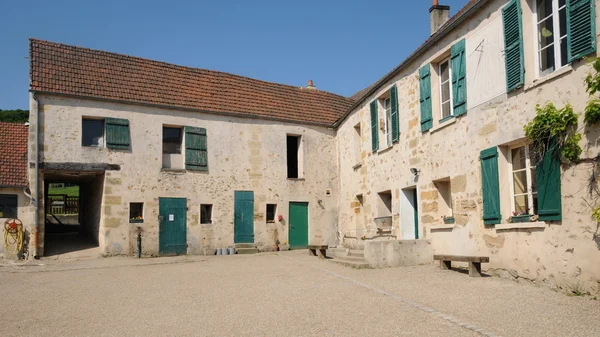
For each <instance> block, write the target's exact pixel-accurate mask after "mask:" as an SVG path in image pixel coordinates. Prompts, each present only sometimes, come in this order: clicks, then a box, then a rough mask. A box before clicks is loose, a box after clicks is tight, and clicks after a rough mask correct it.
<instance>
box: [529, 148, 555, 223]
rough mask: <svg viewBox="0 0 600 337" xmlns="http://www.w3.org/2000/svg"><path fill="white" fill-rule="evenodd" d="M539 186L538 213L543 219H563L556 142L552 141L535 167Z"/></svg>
mask: <svg viewBox="0 0 600 337" xmlns="http://www.w3.org/2000/svg"><path fill="white" fill-rule="evenodd" d="M535 178H536V183H537V188H538V215H539V216H540V220H541V221H558V220H561V218H562V217H561V193H560V159H559V149H558V146H557V145H556V142H555V141H553V142H551V143H550V146H549V149H548V150H547V151H546V153H545V154H544V158H543V159H542V161H540V162H539V163H537V166H536V167H535Z"/></svg>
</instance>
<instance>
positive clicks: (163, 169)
mask: <svg viewBox="0 0 600 337" xmlns="http://www.w3.org/2000/svg"><path fill="white" fill-rule="evenodd" d="M160 171H161V172H165V173H185V172H186V171H187V170H186V169H172V168H164V167H163V168H161V169H160Z"/></svg>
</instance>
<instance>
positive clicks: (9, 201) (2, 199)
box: [0, 194, 17, 218]
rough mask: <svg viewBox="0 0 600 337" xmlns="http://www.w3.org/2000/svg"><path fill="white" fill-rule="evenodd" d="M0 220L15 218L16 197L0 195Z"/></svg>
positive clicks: (13, 195)
mask: <svg viewBox="0 0 600 337" xmlns="http://www.w3.org/2000/svg"><path fill="white" fill-rule="evenodd" d="M0 218H17V196H16V195H15V194H2V195H0Z"/></svg>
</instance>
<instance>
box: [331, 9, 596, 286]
mask: <svg viewBox="0 0 600 337" xmlns="http://www.w3.org/2000/svg"><path fill="white" fill-rule="evenodd" d="M505 3H506V1H492V2H490V3H489V4H488V5H486V6H485V7H484V8H483V9H482V10H480V11H479V12H478V13H477V14H475V16H474V17H473V18H472V19H470V20H469V21H468V22H465V23H463V24H461V25H460V26H458V27H457V28H456V29H455V30H454V31H453V32H451V33H450V34H449V35H448V36H447V37H446V38H444V39H443V41H441V42H440V43H437V44H436V46H435V47H433V48H432V49H430V50H429V51H427V52H425V53H424V54H423V55H422V57H421V58H420V59H418V60H417V61H415V62H413V63H412V64H409V65H408V66H407V67H406V68H405V70H404V71H402V72H401V73H400V74H398V75H397V76H396V77H395V78H393V79H392V80H391V81H390V82H388V83H386V84H385V85H383V86H382V88H381V89H380V90H379V91H378V92H377V93H375V94H373V95H372V96H371V97H368V98H367V99H366V100H365V101H364V102H363V104H362V105H361V106H360V107H358V108H357V109H356V110H355V111H353V113H352V114H351V115H350V116H349V117H348V118H347V119H346V120H345V121H344V122H343V123H342V125H341V126H340V127H339V129H338V142H339V144H340V145H339V151H340V153H339V156H340V164H339V170H340V231H341V233H358V234H356V236H358V237H360V236H361V235H364V234H362V233H367V236H369V235H373V234H374V232H373V231H372V230H371V228H373V227H374V223H373V218H375V217H377V212H376V208H375V205H376V201H377V199H376V197H377V192H379V191H383V190H390V189H391V190H392V191H393V202H392V204H393V212H392V213H393V215H394V218H393V220H394V233H396V235H397V236H398V238H399V239H403V238H402V235H401V233H400V228H401V226H402V224H401V222H400V221H399V219H400V218H402V214H398V213H400V212H401V208H400V207H399V200H400V198H398V195H399V192H400V191H401V190H402V189H405V188H411V187H414V186H416V187H417V190H418V195H419V215H420V216H419V221H420V224H419V233H420V235H419V236H420V238H424V239H431V242H432V246H433V250H434V253H444V254H477V255H489V256H490V257H491V263H490V264H489V265H487V268H488V271H490V272H494V273H497V274H502V275H507V276H508V275H510V276H512V277H518V278H522V279H527V280H531V281H534V282H538V283H546V284H549V285H552V286H558V287H567V288H568V287H572V286H574V285H575V284H576V283H580V284H581V285H583V286H585V288H586V289H587V290H589V291H591V292H598V291H600V284H599V283H600V268H598V267H597V266H598V265H600V245H599V244H598V243H597V242H596V241H594V233H598V225H597V224H596V222H595V221H593V219H592V218H591V210H590V207H589V205H588V204H587V203H586V200H589V195H588V194H587V189H586V185H587V179H588V178H589V176H590V175H591V173H592V172H591V164H585V163H584V164H580V165H577V166H575V167H572V168H570V169H568V170H566V171H564V173H563V177H562V214H563V221H562V222H557V223H552V224H545V223H536V224H533V225H530V226H537V225H539V226H540V227H541V228H517V229H514V228H513V229H508V228H506V226H504V227H505V229H500V228H501V227H503V226H484V225H483V221H482V219H481V217H482V196H481V174H480V165H479V153H480V151H481V150H483V149H486V148H489V147H492V146H500V147H499V150H500V152H501V154H502V155H501V156H500V160H499V168H500V186H501V209H502V215H503V218H504V219H505V220H506V219H507V218H508V217H509V216H510V212H511V205H510V192H509V172H508V170H509V167H508V161H507V159H506V158H507V153H508V147H507V146H508V145H512V144H519V143H522V144H524V131H523V125H525V124H526V123H527V122H528V121H529V120H531V119H532V118H533V117H534V116H535V110H534V108H535V105H536V104H537V103H540V104H544V103H546V102H548V101H552V102H554V103H555V104H556V105H557V106H563V105H565V104H566V103H570V104H571V105H572V106H573V108H574V110H575V111H577V112H582V111H583V108H584V106H585V104H586V102H587V99H588V97H587V94H586V93H585V88H584V84H583V80H584V78H585V76H586V75H587V73H588V69H589V68H588V66H587V65H585V62H584V61H578V62H575V63H574V64H573V65H572V66H570V67H568V68H566V69H565V70H563V72H562V74H560V75H556V74H554V76H550V77H547V78H544V79H543V80H536V81H533V79H530V78H529V77H526V84H525V87H524V88H521V89H519V90H516V91H513V92H511V93H509V94H508V95H507V94H506V93H505V92H504V93H501V94H500V95H498V93H494V94H493V95H491V94H490V95H489V97H488V98H487V100H486V101H483V102H481V103H480V104H475V105H470V106H469V110H468V112H467V114H466V115H464V116H462V117H460V118H455V119H453V120H451V121H449V122H446V123H444V124H443V125H440V122H439V121H438V119H439V118H436V116H438V115H437V114H439V105H438V104H439V100H438V98H437V97H436V96H437V95H439V91H438V92H436V90H438V89H437V87H436V85H437V83H438V82H437V79H436V77H435V74H434V75H433V76H432V91H433V92H434V93H433V107H434V108H433V115H434V119H433V120H434V126H433V129H432V130H430V132H427V133H421V131H420V117H419V115H420V107H419V82H418V69H419V68H420V67H422V66H423V65H425V64H427V63H429V62H436V61H439V60H441V59H443V58H444V57H445V55H447V53H448V50H449V48H450V46H451V45H452V44H454V43H456V42H457V41H458V40H460V39H462V38H463V37H464V38H466V40H467V43H470V41H475V40H476V39H475V38H472V37H473V36H476V35H477V34H479V29H480V28H484V27H485V28H486V29H487V31H486V32H485V34H480V35H483V36H493V37H495V36H496V35H497V32H494V31H493V30H491V29H492V28H493V27H496V28H494V29H501V25H498V24H497V20H498V18H499V17H500V15H501V7H502V6H503V5H504V4H505ZM525 6H528V4H527V3H526V2H525V1H524V2H523V7H525ZM596 8H598V5H597V7H596ZM524 12H525V11H524ZM524 15H526V14H525V13H524ZM596 17H597V20H598V17H599V15H598V14H597V16H596ZM527 22H529V24H528V23H527ZM597 26H598V24H597ZM490 27H492V28H490ZM523 32H524V34H525V36H527V35H531V33H532V32H533V27H532V26H531V20H529V21H528V20H525V19H524V28H523ZM528 39H529V40H531V38H528ZM532 43H533V42H531V43H530V44H527V43H525V44H524V48H525V50H526V52H525V58H526V62H525V63H526V67H527V68H526V74H529V73H532V72H533V69H531V67H532V64H534V62H533V61H532V60H531V58H532V57H534V52H533V51H532V50H533V44H532ZM469 48H470V47H469V46H467V49H469ZM494 50H496V51H497V52H498V51H501V49H498V48H495V49H494ZM476 70H477V69H476V65H475V63H474V62H472V61H471V60H470V59H467V74H471V73H473V72H475V71H476ZM478 71H480V72H482V73H483V74H485V73H486V72H487V71H488V70H487V69H478ZM490 71H491V72H496V71H497V69H496V68H494V69H492V70H490ZM557 74H558V73H557ZM468 76H469V75H468ZM393 84H396V85H397V87H398V97H399V116H400V132H401V133H400V140H399V142H398V143H397V144H394V145H393V146H392V147H391V148H387V149H386V148H383V149H382V146H380V150H379V151H378V152H377V153H372V152H371V130H370V115H369V103H370V102H371V101H372V100H373V99H376V98H378V97H380V96H381V95H383V94H384V93H385V92H386V91H387V90H389V88H390V87H391V86H392V85H393ZM473 90H477V86H475V88H471V87H469V88H468V93H472V92H473ZM481 90H484V89H481ZM482 96H485V95H484V94H482V93H479V92H478V93H477V95H476V97H477V98H478V99H481V97H482ZM467 99H469V98H467ZM436 100H437V101H436ZM436 102H438V103H436ZM379 118H380V119H382V114H381V109H380V114H379ZM579 122H580V126H581V125H583V120H582V116H581V117H580V121H579ZM357 123H360V124H361V126H362V131H363V132H362V138H361V140H362V144H361V146H360V149H357V148H355V147H354V148H353V146H352V144H353V143H352V142H351V139H352V138H351V135H352V132H354V126H355V125H356V124H357ZM380 124H381V121H380ZM379 132H380V134H379V139H380V142H381V140H382V139H384V137H383V133H382V132H381V130H380V131H379ZM599 136H600V132H599V130H598V128H593V129H587V128H586V129H584V136H583V139H582V141H581V144H580V145H581V146H582V147H583V149H584V153H583V154H582V157H584V158H591V157H595V156H596V155H597V154H598V152H599V149H600V148H599V145H600V144H599V139H600V138H599ZM380 144H382V143H380ZM356 151H360V153H361V161H360V163H358V164H359V165H360V167H359V166H356V164H357V163H356V162H355V160H351V158H355V157H354V154H355V153H356ZM353 167H354V168H353ZM411 167H414V168H418V169H420V170H421V173H420V175H419V177H418V178H416V179H415V178H414V176H413V175H412V174H411V173H410V168H411ZM446 178H447V179H450V182H451V191H452V204H453V213H454V216H455V218H456V224H455V225H454V226H453V227H450V228H447V226H446V227H444V224H443V220H442V218H441V217H442V215H444V214H442V211H441V208H440V201H441V200H440V197H441V196H440V195H439V193H438V190H437V189H436V187H435V185H434V183H433V182H434V181H436V180H439V179H446ZM357 194H363V196H364V203H363V205H362V206H361V207H357V204H356V200H355V196H356V195H357ZM503 222H506V221H503ZM436 228H437V229H436ZM356 242H357V240H356V239H349V238H347V239H346V240H345V241H344V243H345V244H346V245H350V246H352V245H356ZM358 242H360V241H358ZM484 267H486V266H484Z"/></svg>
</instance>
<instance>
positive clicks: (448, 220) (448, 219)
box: [444, 216, 454, 225]
mask: <svg viewBox="0 0 600 337" xmlns="http://www.w3.org/2000/svg"><path fill="white" fill-rule="evenodd" d="M444 223H445V224H446V225H452V224H454V217H453V216H447V217H444Z"/></svg>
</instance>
